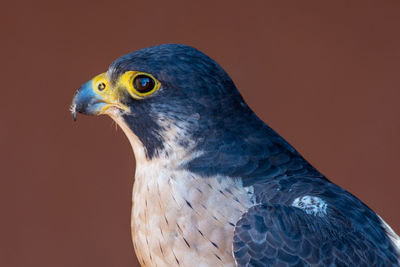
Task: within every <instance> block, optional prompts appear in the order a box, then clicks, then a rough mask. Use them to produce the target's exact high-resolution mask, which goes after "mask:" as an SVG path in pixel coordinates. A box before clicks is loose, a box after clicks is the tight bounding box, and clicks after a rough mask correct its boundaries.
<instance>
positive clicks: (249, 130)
mask: <svg viewBox="0 0 400 267" xmlns="http://www.w3.org/2000/svg"><path fill="white" fill-rule="evenodd" d="M71 112H72V115H73V117H74V118H75V119H76V113H83V114H87V115H101V114H106V115H109V116H110V117H111V118H112V119H113V120H114V121H115V122H116V123H117V124H118V125H119V126H120V127H121V128H122V130H123V131H124V133H125V134H126V136H127V138H128V139H129V141H130V144H131V146H132V149H133V152H134V155H135V159H136V170H135V183H134V187H133V197H132V200H133V204H132V218H131V229H132V240H133V246H134V249H135V252H136V255H137V258H138V260H139V262H140V264H141V265H142V266H399V259H400V238H399V237H398V236H397V235H396V234H395V232H394V231H393V230H392V229H391V228H390V227H389V226H388V225H387V224H386V223H385V222H384V221H383V220H382V219H381V218H380V217H379V215H377V214H376V213H375V212H374V211H372V210H371V209H370V208H369V207H368V206H366V205H365V204H364V203H362V202H361V201H360V200H359V199H358V198H357V197H355V196H354V195H352V194H351V193H349V192H347V191H346V190H344V189H342V188H341V187H339V186H337V185H335V184H334V183H332V182H331V181H329V180H328V179H327V178H326V177H325V176H324V175H322V174H321V173H320V172H319V171H318V170H316V169H315V168H314V167H313V166H312V165H311V164H310V163H308V162H307V161H306V160H305V159H304V158H303V157H302V156H301V155H300V154H299V153H298V152H297V151H296V150H295V149H294V148H293V147H292V146H291V145H290V144H288V143H287V142H286V141H285V140H284V139H283V138H282V137H281V136H280V135H279V134H277V133H276V132H275V131H274V130H272V129H271V128H270V127H269V126H267V125H266V124H265V123H264V122H263V121H261V120H260V118H258V117H257V116H256V115H255V113H254V112H253V111H252V110H251V109H250V108H249V106H248V105H247V104H246V103H245V101H244V100H243V98H242V96H241V95H240V93H239V91H238V90H237V89H236V87H235V84H234V83H233V81H232V80H231V78H230V77H229V76H228V74H227V73H226V72H225V71H224V70H223V69H222V68H221V67H220V66H219V65H218V64H217V63H216V62H215V61H214V60H213V59H211V58H209V57H208V56H206V55H205V54H203V53H202V52H200V51H199V50H197V49H195V48H192V47H189V46H186V45H180V44H165V45H159V46H154V47H149V48H145V49H142V50H139V51H135V52H132V53H129V54H127V55H124V56H122V57H120V58H118V59H117V60H116V61H114V62H113V63H112V64H111V66H110V67H109V69H108V70H107V72H105V73H102V74H100V75H98V76H96V77H94V78H93V79H92V80H90V81H88V82H86V83H85V84H83V85H82V86H81V87H80V88H79V89H78V90H77V92H76V93H75V95H74V98H73V101H72V105H71Z"/></svg>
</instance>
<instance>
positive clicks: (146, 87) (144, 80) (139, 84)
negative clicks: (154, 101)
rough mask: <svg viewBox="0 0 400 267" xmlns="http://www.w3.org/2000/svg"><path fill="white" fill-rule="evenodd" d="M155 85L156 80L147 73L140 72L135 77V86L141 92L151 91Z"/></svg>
mask: <svg viewBox="0 0 400 267" xmlns="http://www.w3.org/2000/svg"><path fill="white" fill-rule="evenodd" d="M154 86H155V82H154V80H153V79H152V78H151V77H149V76H147V75H143V74H140V75H138V76H136V77H135V78H134V79H133V87H134V88H135V89H136V90H137V91H138V92H139V93H141V94H145V93H148V92H150V91H151V90H153V89H154Z"/></svg>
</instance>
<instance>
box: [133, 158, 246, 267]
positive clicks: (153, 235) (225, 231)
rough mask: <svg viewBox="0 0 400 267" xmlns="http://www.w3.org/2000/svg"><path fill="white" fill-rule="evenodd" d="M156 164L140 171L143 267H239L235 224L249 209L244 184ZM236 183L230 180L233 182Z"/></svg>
mask: <svg viewBox="0 0 400 267" xmlns="http://www.w3.org/2000/svg"><path fill="white" fill-rule="evenodd" d="M160 165H161V164H160V163H156V162H154V163H153V162H152V163H149V164H148V165H147V166H138V168H137V171H136V181H135V185H134V189H133V206H132V220H131V223H132V224H131V226H132V239H133V242H134V247H135V250H136V254H137V256H138V258H139V261H140V263H141V264H142V265H143V266H144V265H146V266H173V265H177V264H178V263H179V265H181V266H235V264H234V259H233V257H232V242H233V231H234V225H235V223H236V221H237V220H238V218H239V217H240V216H241V215H242V214H243V212H244V211H245V210H246V209H247V208H248V207H249V206H250V205H251V203H250V200H249V199H250V197H249V195H246V194H243V191H242V190H243V189H240V188H239V187H240V183H238V182H231V183H226V182H225V181H229V180H227V179H222V178H221V177H213V178H207V179H205V178H200V177H197V176H196V175H193V174H191V173H189V172H187V171H183V170H181V171H179V170H170V169H168V167H163V166H160ZM230 181H232V180H230Z"/></svg>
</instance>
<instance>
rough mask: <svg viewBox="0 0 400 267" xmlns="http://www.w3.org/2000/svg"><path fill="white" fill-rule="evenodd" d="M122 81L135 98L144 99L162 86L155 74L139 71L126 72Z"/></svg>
mask: <svg viewBox="0 0 400 267" xmlns="http://www.w3.org/2000/svg"><path fill="white" fill-rule="evenodd" d="M120 81H121V83H122V84H123V86H124V87H125V88H126V89H127V90H128V92H129V94H130V95H131V96H132V97H133V98H135V99H143V98H144V97H146V96H149V95H151V94H153V93H154V92H156V91H157V90H158V89H159V88H160V86H161V83H160V82H159V81H158V80H157V79H156V78H154V76H153V75H151V74H149V73H144V72H138V71H127V72H125V73H124V74H123V75H122V77H121V80H120Z"/></svg>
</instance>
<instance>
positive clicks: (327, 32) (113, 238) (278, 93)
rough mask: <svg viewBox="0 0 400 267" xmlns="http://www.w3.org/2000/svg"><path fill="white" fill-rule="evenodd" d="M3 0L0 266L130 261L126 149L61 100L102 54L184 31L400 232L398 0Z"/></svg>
mask: <svg viewBox="0 0 400 267" xmlns="http://www.w3.org/2000/svg"><path fill="white" fill-rule="evenodd" d="M11 2H12V1H7V5H8V6H2V9H1V10H2V11H1V17H0V30H1V42H0V46H1V49H0V51H1V52H0V53H1V54H2V55H1V61H0V62H1V64H0V73H1V98H2V100H1V104H0V108H1V112H0V116H1V126H0V144H1V155H0V157H1V158H0V160H1V161H0V162H1V180H0V181H1V186H0V188H1V189H0V190H1V192H0V195H1V202H0V203H1V206H0V208H1V220H0V229H1V230H0V234H1V235H0V265H1V266H11V267H15V266H46V267H47V266H57V267H58V266H96V267H100V266H135V264H137V262H136V259H135V257H134V253H133V249H132V245H131V240H130V229H129V220H130V203H131V196H130V194H131V187H132V183H133V174H134V157H133V155H132V152H131V149H130V147H129V145H128V142H127V139H126V138H125V136H124V135H123V134H122V132H121V130H119V129H117V130H116V128H115V127H114V125H113V124H112V123H111V120H110V119H109V118H106V117H98V118H94V117H85V116H80V117H78V122H77V123H73V121H72V119H71V116H70V114H69V112H68V108H69V104H70V102H71V99H72V95H73V93H74V91H75V89H77V88H78V87H79V86H80V84H82V83H83V82H85V81H87V80H89V79H90V78H92V77H93V76H94V75H96V74H98V73H100V72H103V71H105V70H106V69H107V67H108V65H109V64H110V63H111V62H112V61H113V60H114V59H115V58H117V57H119V56H121V55H123V54H125V53H127V52H129V51H133V50H136V49H140V48H143V47H147V46H150V45H155V44H160V43H170V42H177V43H186V44H190V45H193V46H195V47H197V48H199V49H201V50H202V51H204V52H205V53H207V54H208V55H210V56H211V57H213V58H214V59H216V60H217V61H218V62H219V63H221V65H222V66H223V67H224V68H225V69H226V70H227V71H228V73H230V75H231V76H232V78H233V79H234V81H235V82H236V84H237V86H238V88H239V89H240V91H241V92H242V93H243V95H244V98H245V99H246V101H247V102H248V104H249V105H250V106H251V107H252V108H253V109H254V111H255V112H256V113H257V114H258V115H259V116H261V118H262V119H263V120H264V121H266V122H267V123H269V125H270V126H272V127H273V128H274V129H276V130H277V131H278V132H279V133H280V134H281V135H283V136H284V137H285V138H286V139H287V140H288V141H289V142H291V143H292V144H293V145H294V146H295V147H296V148H297V149H298V150H299V151H300V152H301V153H302V154H303V155H304V156H305V157H306V158H308V159H309V160H310V161H311V162H312V163H313V164H314V165H315V166H316V167H317V168H318V169H319V170H321V171H322V172H323V173H324V174H326V175H327V176H328V177H329V178H330V179H331V180H333V181H334V182H336V183H337V184H339V185H341V186H343V187H344V188H346V189H348V190H350V191H351V192H353V193H354V194H355V195H357V196H358V197H359V198H361V199H362V200H363V201H365V203H367V204H368V205H369V206H370V207H372V208H373V209H374V210H375V211H376V212H378V213H379V214H380V215H381V216H382V217H383V218H384V219H385V220H386V221H387V222H388V223H389V224H390V225H392V227H393V228H394V229H395V230H396V231H397V232H400V213H399V202H400V195H399V194H398V187H399V185H400V172H399V165H400V157H399V151H400V140H399V137H400V120H399V115H400V105H399V98H400V89H399V86H400V75H399V72H400V34H399V33H400V32H399V31H400V30H399V29H400V15H399V14H400V2H399V1H379V2H377V1H374V2H369V1H360V2H354V1H351V3H350V1H343V2H341V1H331V2H332V3H333V2H334V4H328V3H327V2H326V1H323V2H324V4H321V3H319V2H320V1H317V2H308V1H293V2H287V1H285V3H283V1H248V2H245V1H241V2H232V1H226V2H224V3H223V2H220V1H204V0H203V1H198V2H199V3H197V4H195V3H194V1H193V3H190V4H189V3H188V2H189V1H185V2H183V1H182V2H171V1H159V2H154V1H140V2H139V1H129V2H114V1H96V2H80V1H79V2H78V1H76V2H74V1H68V2H64V3H61V2H59V1H46V2H45V1H31V2H28V1H23V2H21V1H14V2H15V3H14V4H11ZM3 5H4V3H3Z"/></svg>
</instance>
